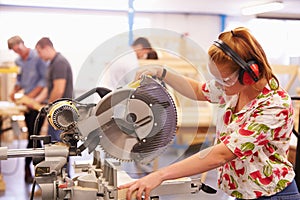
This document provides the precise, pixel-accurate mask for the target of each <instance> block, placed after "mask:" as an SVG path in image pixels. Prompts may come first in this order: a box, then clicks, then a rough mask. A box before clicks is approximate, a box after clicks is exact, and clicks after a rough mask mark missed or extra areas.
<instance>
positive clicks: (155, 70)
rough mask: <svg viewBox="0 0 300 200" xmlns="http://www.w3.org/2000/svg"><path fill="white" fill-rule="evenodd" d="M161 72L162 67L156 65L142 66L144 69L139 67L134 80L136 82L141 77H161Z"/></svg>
mask: <svg viewBox="0 0 300 200" xmlns="http://www.w3.org/2000/svg"><path fill="white" fill-rule="evenodd" d="M162 72H163V67H162V66H158V65H155V66H144V67H141V68H140V69H139V70H137V72H136V74H135V79H134V80H135V81H137V80H139V79H141V78H142V76H143V75H149V76H156V77H161V76H162Z"/></svg>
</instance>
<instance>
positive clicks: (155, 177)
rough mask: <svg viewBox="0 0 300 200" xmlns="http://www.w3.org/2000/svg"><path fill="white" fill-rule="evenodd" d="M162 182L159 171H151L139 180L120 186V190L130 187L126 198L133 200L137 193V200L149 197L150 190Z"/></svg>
mask: <svg viewBox="0 0 300 200" xmlns="http://www.w3.org/2000/svg"><path fill="white" fill-rule="evenodd" d="M161 183H162V180H161V176H160V174H159V173H157V172H154V173H151V174H149V175H147V176H145V177H143V178H141V179H139V180H136V181H134V182H131V183H127V184H124V185H121V186H119V187H118V189H119V190H122V189H126V188H127V189H128V190H127V192H126V199H127V200H131V199H132V197H133V196H134V195H135V196H136V199H137V200H142V199H149V198H150V192H151V191H152V190H153V189H154V188H156V187H157V186H159V185H160V184H161Z"/></svg>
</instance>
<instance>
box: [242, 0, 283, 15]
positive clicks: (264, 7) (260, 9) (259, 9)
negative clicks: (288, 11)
mask: <svg viewBox="0 0 300 200" xmlns="http://www.w3.org/2000/svg"><path fill="white" fill-rule="evenodd" d="M282 8H283V3H282V2H281V1H271V2H267V3H263V4H257V5H252V6H247V7H244V8H242V14H243V15H255V14H260V13H266V12H271V11H275V10H280V9H282Z"/></svg>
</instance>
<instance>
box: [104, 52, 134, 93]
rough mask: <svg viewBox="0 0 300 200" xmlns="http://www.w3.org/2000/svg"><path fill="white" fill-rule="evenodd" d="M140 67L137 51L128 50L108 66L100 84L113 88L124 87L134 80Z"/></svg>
mask: <svg viewBox="0 0 300 200" xmlns="http://www.w3.org/2000/svg"><path fill="white" fill-rule="evenodd" d="M138 67H139V63H138V59H137V56H136V54H135V52H134V51H133V50H131V51H128V52H126V53H124V54H123V55H121V56H119V57H117V58H116V59H115V60H113V61H112V62H110V63H109V64H108V65H107V66H106V68H107V69H106V71H105V74H104V75H103V77H102V79H101V81H100V84H99V85H100V86H101V87H106V88H109V89H111V90H115V89H117V88H120V87H124V86H126V85H127V84H129V83H130V82H132V80H133V79H134V75H135V73H136V69H137V68H138Z"/></svg>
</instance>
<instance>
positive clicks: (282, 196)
mask: <svg viewBox="0 0 300 200" xmlns="http://www.w3.org/2000/svg"><path fill="white" fill-rule="evenodd" d="M236 200H243V199H239V198H236ZM257 200H300V194H299V192H298V188H297V185H296V181H295V180H293V182H292V183H291V184H290V185H289V186H287V187H286V188H285V189H284V190H282V191H281V192H278V193H276V194H274V195H272V196H269V197H260V198H258V199H257Z"/></svg>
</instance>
